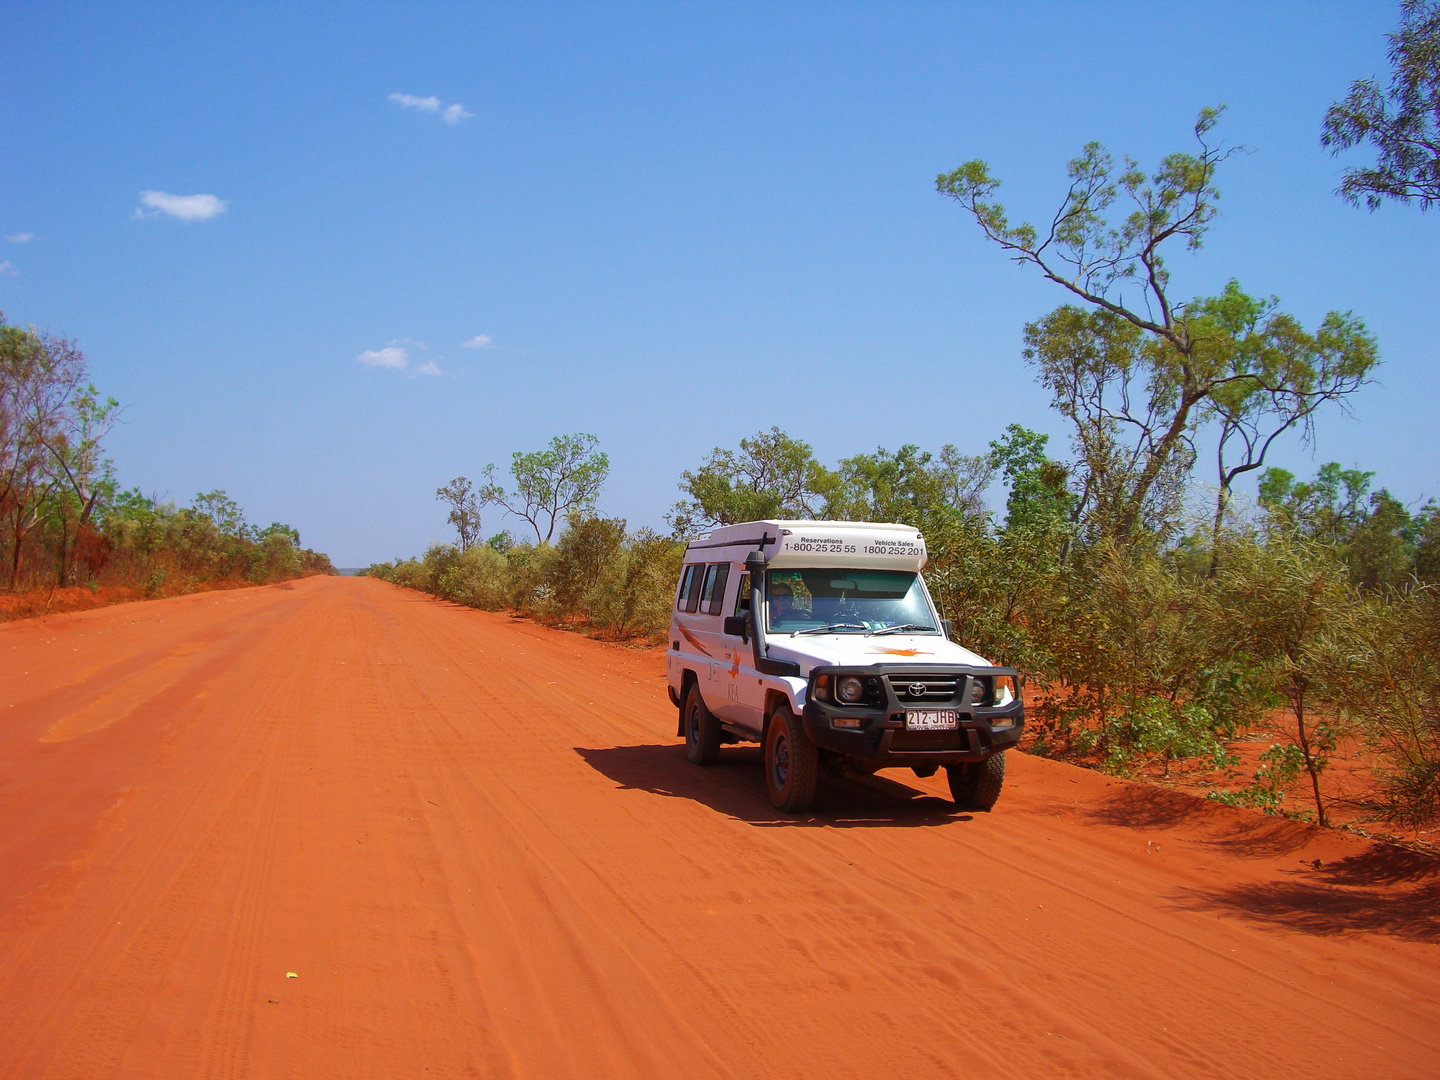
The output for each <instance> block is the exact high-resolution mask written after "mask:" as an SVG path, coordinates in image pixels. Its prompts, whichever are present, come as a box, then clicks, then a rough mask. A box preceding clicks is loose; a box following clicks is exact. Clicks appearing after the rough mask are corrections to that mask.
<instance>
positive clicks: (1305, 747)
mask: <svg viewBox="0 0 1440 1080" xmlns="http://www.w3.org/2000/svg"><path fill="white" fill-rule="evenodd" d="M1290 700H1291V707H1292V708H1293V709H1294V711H1295V723H1296V725H1297V729H1298V730H1299V733H1300V753H1301V754H1303V755H1304V757H1305V771H1306V772H1308V773H1309V774H1310V787H1311V788H1312V790H1313V791H1314V792H1315V820H1316V821H1317V822H1318V823H1319V825H1320V827H1321V828H1322V829H1324V828H1328V827H1329V825H1330V822H1329V821H1328V820H1326V818H1325V803H1324V800H1322V799H1321V798H1320V769H1319V767H1318V763H1317V762H1316V760H1315V755H1314V754H1312V753H1311V752H1310V738H1309V736H1308V734H1307V733H1306V731H1305V688H1304V687H1300V688H1299V689H1298V690H1296V691H1295V693H1294V695H1293V696H1292V697H1291V699H1290Z"/></svg>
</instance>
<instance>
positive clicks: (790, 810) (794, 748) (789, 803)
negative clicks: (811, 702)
mask: <svg viewBox="0 0 1440 1080" xmlns="http://www.w3.org/2000/svg"><path fill="white" fill-rule="evenodd" d="M819 771H820V754H819V752H818V751H817V750H816V749H815V744H814V743H813V742H811V741H810V736H809V735H807V734H805V729H804V727H802V726H801V724H800V721H799V720H798V719H796V717H795V714H794V713H793V712H791V711H790V707H789V706H788V705H781V706H780V707H779V708H778V709H776V710H775V712H774V713H773V714H772V715H771V717H770V727H769V729H768V730H767V731H766V732H765V786H766V787H767V788H768V789H769V791H770V802H771V804H772V805H773V806H774V807H775V809H776V810H783V811H784V812H785V813H787V814H803V813H804V812H805V811H806V810H809V809H810V804H811V803H812V802H814V801H815V782H816V779H817V776H816V774H817V773H818V772H819Z"/></svg>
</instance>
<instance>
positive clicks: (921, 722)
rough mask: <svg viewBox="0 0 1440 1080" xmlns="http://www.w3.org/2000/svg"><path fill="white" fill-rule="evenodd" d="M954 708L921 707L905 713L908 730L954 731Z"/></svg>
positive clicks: (906, 728)
mask: <svg viewBox="0 0 1440 1080" xmlns="http://www.w3.org/2000/svg"><path fill="white" fill-rule="evenodd" d="M955 726H956V720H955V710H954V709H920V710H918V711H915V712H907V713H906V714H905V730H906V731H954V730H955Z"/></svg>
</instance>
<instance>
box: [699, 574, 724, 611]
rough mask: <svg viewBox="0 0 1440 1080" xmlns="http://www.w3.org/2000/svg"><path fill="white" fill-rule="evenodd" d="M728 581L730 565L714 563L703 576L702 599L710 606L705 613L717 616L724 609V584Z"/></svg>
mask: <svg viewBox="0 0 1440 1080" xmlns="http://www.w3.org/2000/svg"><path fill="white" fill-rule="evenodd" d="M729 580H730V564H729V563H724V562H722V563H716V564H715V565H714V566H712V567H710V572H709V573H707V574H706V575H705V595H704V597H703V598H702V599H704V600H705V602H706V603H708V604H709V605H710V606H709V607H708V608H706V611H707V612H708V613H709V614H711V615H719V614H720V613H721V612H722V611H723V610H724V609H725V583H726V582H727V581H729Z"/></svg>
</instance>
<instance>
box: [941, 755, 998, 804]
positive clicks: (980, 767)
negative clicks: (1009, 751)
mask: <svg viewBox="0 0 1440 1080" xmlns="http://www.w3.org/2000/svg"><path fill="white" fill-rule="evenodd" d="M945 778H946V779H947V780H949V781H950V794H951V796H952V797H953V798H954V799H955V805H957V806H960V807H963V808H965V809H966V810H987V811H988V810H990V809H993V808H994V806H995V803H996V800H998V799H999V798H1000V789H1001V788H1002V787H1003V786H1004V785H1005V752H1004V751H1003V750H1002V751H1001V752H1000V753H998V754H991V755H990V756H989V757H988V758H986V759H985V760H984V761H971V762H967V763H965V764H964V765H946V766H945Z"/></svg>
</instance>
